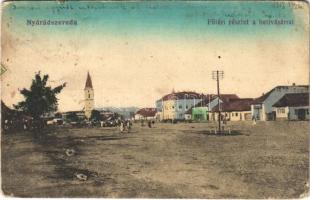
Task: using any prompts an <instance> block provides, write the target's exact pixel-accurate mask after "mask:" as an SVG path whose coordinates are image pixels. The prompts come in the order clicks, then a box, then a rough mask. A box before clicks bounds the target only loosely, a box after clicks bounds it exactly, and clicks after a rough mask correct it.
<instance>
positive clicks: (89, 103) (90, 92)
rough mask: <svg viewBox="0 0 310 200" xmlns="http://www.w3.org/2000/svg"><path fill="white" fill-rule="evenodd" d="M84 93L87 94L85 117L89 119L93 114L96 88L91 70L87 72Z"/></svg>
mask: <svg viewBox="0 0 310 200" xmlns="http://www.w3.org/2000/svg"><path fill="white" fill-rule="evenodd" d="M84 95H85V106H84V113H85V117H86V118H87V119H89V118H90V116H91V112H92V110H93V109H94V89H93V84H92V81H91V77H90V75H89V72H88V73H87V78H86V84H85V88H84Z"/></svg>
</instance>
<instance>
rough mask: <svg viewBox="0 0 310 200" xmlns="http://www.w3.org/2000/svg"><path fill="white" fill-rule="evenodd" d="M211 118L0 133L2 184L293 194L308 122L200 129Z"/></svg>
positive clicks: (59, 192)
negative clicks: (222, 132)
mask: <svg viewBox="0 0 310 200" xmlns="http://www.w3.org/2000/svg"><path fill="white" fill-rule="evenodd" d="M212 126H214V124H210V123H190V124H185V123H184V124H182V123H180V124H155V127H154V128H151V129H150V128H148V127H140V126H139V124H134V127H133V131H132V133H129V134H120V133H119V131H118V130H117V129H115V128H81V129H73V128H72V129H68V128H57V129H53V130H49V133H48V134H46V136H44V137H41V138H34V137H33V134H31V133H25V132H20V133H14V134H13V133H11V134H10V133H7V134H2V142H1V144H2V147H1V149H2V166H1V167H2V190H3V192H4V193H5V194H6V195H13V196H19V197H116V198H117V197H118V198H122V197H127V198H131V197H136V198H140V197H145V198H293V197H299V196H300V194H302V193H304V192H305V191H307V189H309V188H307V187H306V183H307V181H308V179H309V170H308V169H309V133H308V130H309V123H308V122H259V123H258V124H257V125H255V126H253V125H252V124H251V123H250V122H237V123H230V124H229V126H230V127H231V128H232V129H234V130H237V131H238V133H240V134H237V135H231V136H215V135H209V134H207V131H205V130H209V128H210V127H212ZM67 149H72V150H74V155H72V156H68V155H67V154H66V150H67ZM77 174H85V175H86V176H87V180H86V181H81V180H79V179H77V178H76V175H77Z"/></svg>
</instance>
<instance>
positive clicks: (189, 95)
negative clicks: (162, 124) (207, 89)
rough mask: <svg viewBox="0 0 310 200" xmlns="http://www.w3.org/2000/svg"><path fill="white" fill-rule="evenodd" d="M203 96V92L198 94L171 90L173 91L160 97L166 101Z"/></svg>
mask: <svg viewBox="0 0 310 200" xmlns="http://www.w3.org/2000/svg"><path fill="white" fill-rule="evenodd" d="M203 97H204V95H203V94H199V93H196V92H187V91H184V92H173V93H170V94H167V95H165V96H163V97H162V99H163V100H164V101H166V100H177V99H194V98H195V99H201V98H203Z"/></svg>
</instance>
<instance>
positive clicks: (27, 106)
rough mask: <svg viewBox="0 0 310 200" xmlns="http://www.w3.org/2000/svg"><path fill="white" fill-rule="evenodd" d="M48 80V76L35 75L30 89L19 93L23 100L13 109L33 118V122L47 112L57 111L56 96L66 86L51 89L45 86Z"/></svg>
mask: <svg viewBox="0 0 310 200" xmlns="http://www.w3.org/2000/svg"><path fill="white" fill-rule="evenodd" d="M48 78H49V76H48V75H43V77H41V75H40V72H38V73H36V74H35V77H34V79H33V80H32V83H31V86H30V89H29V90H28V89H26V88H24V89H22V90H21V91H20V93H21V94H22V95H23V96H24V98H25V100H24V101H21V102H19V103H18V104H17V105H14V107H15V108H16V109H18V110H20V111H23V112H24V113H25V114H27V115H29V116H31V117H33V119H34V120H39V119H40V117H41V116H42V115H44V114H47V113H49V112H54V111H57V106H58V99H57V98H56V95H57V94H59V93H60V92H61V90H62V89H63V88H64V87H65V86H66V83H64V84H62V85H59V86H57V87H55V88H51V87H50V86H46V84H47V81H48Z"/></svg>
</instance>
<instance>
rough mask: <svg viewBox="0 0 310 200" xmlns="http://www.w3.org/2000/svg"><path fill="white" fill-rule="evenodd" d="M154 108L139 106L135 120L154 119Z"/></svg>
mask: <svg viewBox="0 0 310 200" xmlns="http://www.w3.org/2000/svg"><path fill="white" fill-rule="evenodd" d="M156 112H157V111H156V108H141V109H140V110H138V111H137V112H136V114H135V117H134V119H135V120H156Z"/></svg>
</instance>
